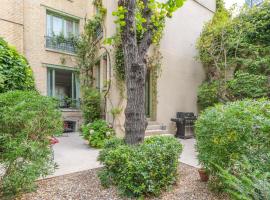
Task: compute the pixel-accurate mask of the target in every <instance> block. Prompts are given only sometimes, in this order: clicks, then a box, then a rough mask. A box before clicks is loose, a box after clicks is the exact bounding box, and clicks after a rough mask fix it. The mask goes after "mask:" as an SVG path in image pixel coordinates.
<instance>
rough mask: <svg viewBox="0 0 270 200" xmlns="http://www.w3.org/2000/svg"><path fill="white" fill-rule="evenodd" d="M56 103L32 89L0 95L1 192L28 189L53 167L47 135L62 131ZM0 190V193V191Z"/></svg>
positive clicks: (8, 192) (11, 193)
mask: <svg viewBox="0 0 270 200" xmlns="http://www.w3.org/2000/svg"><path fill="white" fill-rule="evenodd" d="M56 108H57V103H56V102H55V101H54V100H52V99H51V98H49V97H45V96H41V95H39V94H38V93H37V92H34V91H10V92H6V93H3V94H0V152H1V153H0V163H1V164H2V165H3V166H4V169H5V172H4V176H3V177H2V180H0V182H1V181H2V184H0V185H1V186H0V189H1V191H2V192H3V193H4V194H5V195H14V194H17V193H19V192H22V191H25V190H31V189H33V186H34V181H35V180H36V179H37V178H39V177H40V176H45V175H47V174H48V173H49V172H50V171H51V170H52V169H53V166H54V165H53V163H52V160H51V150H50V143H49V138H50V136H52V135H58V134H60V133H62V127H63V122H62V118H61V112H60V111H58V110H57V109H56ZM0 193H1V192H0Z"/></svg>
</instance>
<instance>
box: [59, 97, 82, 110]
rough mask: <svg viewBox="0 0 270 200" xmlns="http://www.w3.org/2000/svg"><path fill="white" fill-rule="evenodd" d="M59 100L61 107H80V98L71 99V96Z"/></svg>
mask: <svg viewBox="0 0 270 200" xmlns="http://www.w3.org/2000/svg"><path fill="white" fill-rule="evenodd" d="M58 101H59V108H61V109H65V108H68V109H80V104H81V102H80V99H71V98H65V99H61V100H58Z"/></svg>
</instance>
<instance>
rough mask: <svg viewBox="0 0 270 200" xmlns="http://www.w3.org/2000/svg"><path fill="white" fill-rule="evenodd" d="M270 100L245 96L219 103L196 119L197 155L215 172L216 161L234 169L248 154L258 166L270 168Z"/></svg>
mask: <svg viewBox="0 0 270 200" xmlns="http://www.w3.org/2000/svg"><path fill="white" fill-rule="evenodd" d="M269 111H270V101H267V100H259V101H255V100H244V101H236V102H232V103H228V104H226V105H216V106H215V107H212V108H208V109H206V110H205V111H204V112H202V113H201V115H200V117H199V119H198V120H197V122H196V125H195V126H196V139H197V151H198V153H199V155H198V159H199V161H200V163H201V164H202V165H203V166H204V167H205V168H206V169H207V170H209V171H210V172H211V173H212V175H217V173H216V172H217V169H216V167H215V165H218V166H220V167H221V168H222V169H225V170H229V171H230V172H232V173H234V172H235V171H234V170H235V166H236V161H241V160H242V157H243V156H245V157H247V159H248V160H249V161H250V163H251V165H253V166H254V168H256V169H257V170H261V171H267V170H268V171H269V170H270V165H269V157H268V156H267V155H268V154H269V146H270V112H269Z"/></svg>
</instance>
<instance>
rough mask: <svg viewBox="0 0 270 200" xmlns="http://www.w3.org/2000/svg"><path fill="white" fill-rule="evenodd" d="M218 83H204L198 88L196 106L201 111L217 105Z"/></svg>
mask: <svg viewBox="0 0 270 200" xmlns="http://www.w3.org/2000/svg"><path fill="white" fill-rule="evenodd" d="M218 102H219V100H218V82H212V83H208V82H205V83H203V84H202V85H201V86H200V87H199V91H198V104H199V106H200V108H201V109H205V108H207V107H209V106H213V105H214V104H215V103H218Z"/></svg>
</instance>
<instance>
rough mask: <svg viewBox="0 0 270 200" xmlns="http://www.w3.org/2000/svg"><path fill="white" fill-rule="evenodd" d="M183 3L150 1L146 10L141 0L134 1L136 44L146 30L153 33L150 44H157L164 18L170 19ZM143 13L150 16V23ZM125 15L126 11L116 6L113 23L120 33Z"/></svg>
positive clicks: (162, 28) (170, 0) (172, 0)
mask: <svg viewBox="0 0 270 200" xmlns="http://www.w3.org/2000/svg"><path fill="white" fill-rule="evenodd" d="M184 2H185V0H168V1H167V2H165V3H164V2H160V1H157V0H150V1H149V2H148V8H146V5H145V3H144V1H143V0H138V1H136V13H135V23H136V34H137V39H138V42H139V41H140V40H141V39H142V38H143V35H144V34H145V33H146V32H147V31H148V30H151V31H152V32H153V38H152V42H153V43H154V44H158V43H159V41H160V39H161V38H162V33H163V30H164V27H165V19H166V17H172V14H173V12H175V11H176V10H177V9H178V8H180V7H181V6H182V5H183V4H184ZM144 12H148V13H150V14H151V17H150V19H149V21H150V23H149V21H148V20H147V19H146V18H145V17H144V15H143V13H144ZM126 13H127V10H126V8H125V7H123V6H118V9H117V11H115V12H113V15H114V16H116V18H117V19H116V20H115V23H116V24H118V25H119V30H120V31H121V29H122V27H124V26H125V25H126V21H125V15H126ZM148 24H149V25H148Z"/></svg>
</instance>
